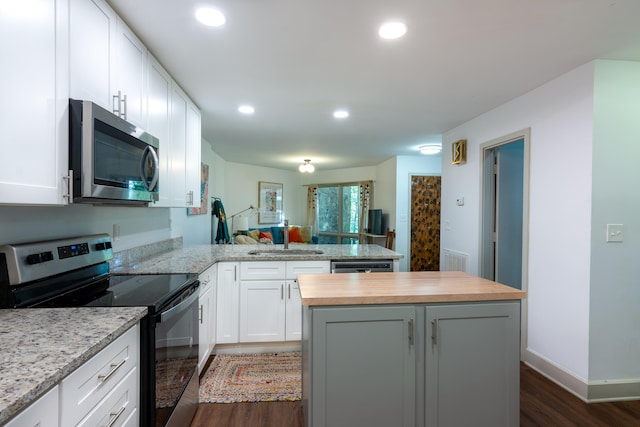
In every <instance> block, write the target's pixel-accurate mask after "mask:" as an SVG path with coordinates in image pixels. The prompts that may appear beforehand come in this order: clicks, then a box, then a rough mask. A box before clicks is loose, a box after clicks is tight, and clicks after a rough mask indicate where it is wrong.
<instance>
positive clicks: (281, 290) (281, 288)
mask: <svg viewBox="0 0 640 427" xmlns="http://www.w3.org/2000/svg"><path fill="white" fill-rule="evenodd" d="M280 299H281V300H283V299H284V285H283V284H280Z"/></svg>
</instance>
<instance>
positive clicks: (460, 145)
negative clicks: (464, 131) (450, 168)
mask: <svg viewBox="0 0 640 427" xmlns="http://www.w3.org/2000/svg"><path fill="white" fill-rule="evenodd" d="M466 162H467V140H466V139H461V140H459V141H456V142H454V143H453V144H451V164H452V165H459V164H462V163H466Z"/></svg>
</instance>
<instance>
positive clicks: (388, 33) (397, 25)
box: [378, 21, 407, 39]
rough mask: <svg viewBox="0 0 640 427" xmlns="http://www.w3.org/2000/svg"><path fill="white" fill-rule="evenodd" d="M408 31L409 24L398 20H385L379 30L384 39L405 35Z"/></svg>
mask: <svg viewBox="0 0 640 427" xmlns="http://www.w3.org/2000/svg"><path fill="white" fill-rule="evenodd" d="M406 32H407V26H406V25H405V24H403V23H402V22H398V21H392V22H385V23H384V24H382V25H381V26H380V29H379V30H378V34H379V35H380V37H382V38H383V39H397V38H400V37H402V36H404V34H405V33H406Z"/></svg>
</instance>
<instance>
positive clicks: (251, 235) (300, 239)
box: [235, 225, 318, 245]
mask: <svg viewBox="0 0 640 427" xmlns="http://www.w3.org/2000/svg"><path fill="white" fill-rule="evenodd" d="M235 242H236V243H237V244H248V245H255V244H258V243H263V244H274V245H282V244H284V226H282V225H274V226H271V227H261V228H250V229H249V230H247V231H238V234H237V235H236V236H235ZM289 243H292V244H293V243H297V244H317V243H318V236H314V235H313V234H312V227H311V226H301V225H290V226H289Z"/></svg>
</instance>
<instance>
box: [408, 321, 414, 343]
mask: <svg viewBox="0 0 640 427" xmlns="http://www.w3.org/2000/svg"><path fill="white" fill-rule="evenodd" d="M407 323H408V326H409V347H412V346H413V319H409V321H408V322H407Z"/></svg>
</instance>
